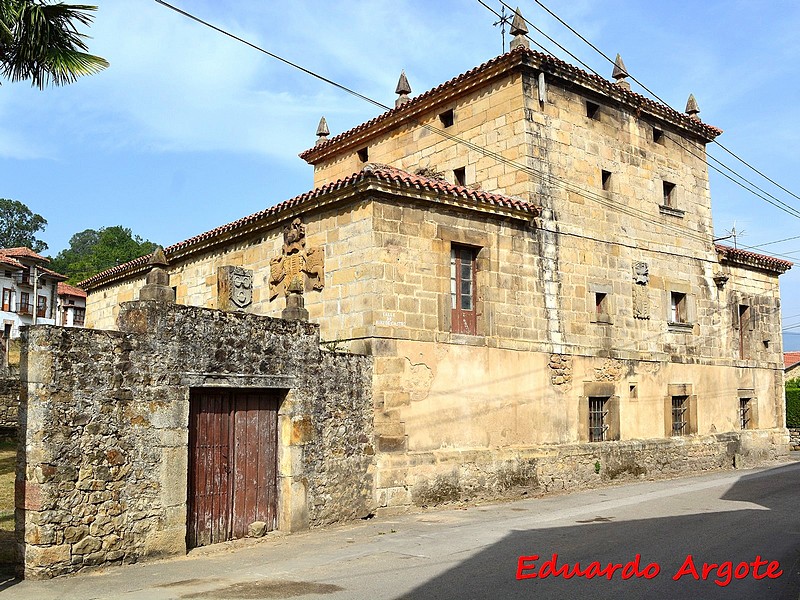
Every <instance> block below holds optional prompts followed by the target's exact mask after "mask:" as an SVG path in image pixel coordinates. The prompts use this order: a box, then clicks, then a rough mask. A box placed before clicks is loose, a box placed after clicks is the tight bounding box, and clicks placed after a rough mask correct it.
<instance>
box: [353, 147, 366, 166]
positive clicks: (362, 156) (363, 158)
mask: <svg viewBox="0 0 800 600" xmlns="http://www.w3.org/2000/svg"><path fill="white" fill-rule="evenodd" d="M356 154H358V160H360V161H361V162H363V163H365V162H367V161H368V160H369V150H368V149H367V148H362V149H361V150H359V151H358V152H357V153H356Z"/></svg>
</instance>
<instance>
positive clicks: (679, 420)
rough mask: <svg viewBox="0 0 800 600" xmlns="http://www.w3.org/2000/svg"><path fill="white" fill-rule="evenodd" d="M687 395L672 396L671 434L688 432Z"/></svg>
mask: <svg viewBox="0 0 800 600" xmlns="http://www.w3.org/2000/svg"><path fill="white" fill-rule="evenodd" d="M688 410H689V396H673V397H672V435H673V436H681V435H686V434H687V433H689V427H688V418H689V415H688Z"/></svg>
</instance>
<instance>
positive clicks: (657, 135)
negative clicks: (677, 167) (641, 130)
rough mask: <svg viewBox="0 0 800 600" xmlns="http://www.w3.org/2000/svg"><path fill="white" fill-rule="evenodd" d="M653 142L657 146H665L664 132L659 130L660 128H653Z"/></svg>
mask: <svg viewBox="0 0 800 600" xmlns="http://www.w3.org/2000/svg"><path fill="white" fill-rule="evenodd" d="M653 141H654V142H655V143H656V144H663V143H664V130H663V129H659V128H658V127H653Z"/></svg>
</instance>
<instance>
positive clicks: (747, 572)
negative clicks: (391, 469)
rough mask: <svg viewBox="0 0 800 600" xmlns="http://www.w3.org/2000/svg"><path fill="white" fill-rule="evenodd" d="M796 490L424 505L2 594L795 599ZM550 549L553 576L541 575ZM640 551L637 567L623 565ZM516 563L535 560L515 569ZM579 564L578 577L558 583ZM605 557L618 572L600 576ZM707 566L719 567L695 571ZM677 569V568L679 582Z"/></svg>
mask: <svg viewBox="0 0 800 600" xmlns="http://www.w3.org/2000/svg"><path fill="white" fill-rule="evenodd" d="M798 491H800V463H790V464H786V465H782V466H777V467H773V468H769V469H758V470H751V471H736V472H724V473H716V474H711V475H703V476H700V477H694V478H687V479H679V480H671V481H658V482H640V483H635V484H630V485H625V486H619V487H612V488H603V489H598V490H593V491H588V492H581V493H576V494H570V495H561V496H549V497H545V498H539V499H528V500H520V501H518V502H513V503H508V504H500V505H491V506H467V507H461V508H458V509H448V510H435V511H434V510H428V511H425V512H422V513H417V514H413V515H404V516H402V517H395V518H384V519H378V518H376V519H372V520H369V521H365V522H359V523H356V524H350V525H346V526H343V527H337V528H332V529H328V530H316V531H313V532H308V533H302V534H293V535H289V536H280V535H274V536H268V537H267V538H265V539H263V540H259V541H250V540H241V541H238V542H236V543H233V544H221V545H217V546H215V547H213V548H210V549H202V550H200V551H195V552H193V553H191V554H190V555H189V556H188V557H184V558H178V559H172V560H165V561H159V562H151V563H145V564H139V565H132V566H127V567H119V568H112V569H106V570H104V571H102V572H99V573H95V574H90V575H79V576H74V577H65V578H60V579H56V580H51V581H38V582H37V581H25V582H9V583H7V584H5V586H3V590H2V591H0V598H14V599H15V600H27V599H36V600H47V599H51V598H53V599H55V598H59V599H62V598H80V599H84V598H85V599H88V598H116V599H122V600H134V599H144V598H146V599H148V600H160V599H166V598H180V599H183V598H209V599H234V598H302V599H324V600H338V599H360V598H364V599H384V598H385V599H392V600H399V599H401V598H403V599H405V598H414V599H416V598H420V599H422V598H424V599H441V600H451V599H452V600H455V599H458V600H463V599H469V598H502V599H505V598H509V599H511V598H537V599H541V598H545V599H549V598H557V599H559V600H561V599H570V598H576V599H577V598H580V599H581V600H585V599H586V598H590V599H591V600H597V599H602V598H615V599H616V598H625V599H626V600H628V599H638V598H648V599H649V598H670V599H682V598H686V599H704V600H713V599H716V598H719V599H739V598H741V599H748V600H752V599H759V598H764V599H770V600H772V599H775V600H781V599H791V600H798V596H800V502H798ZM554 554H557V555H558V557H557V562H556V564H555V565H551V566H554V567H555V570H556V572H557V573H559V574H558V575H553V574H549V575H548V576H547V577H541V575H545V574H547V569H545V563H546V562H547V561H548V560H549V561H550V562H551V563H552V560H553V555H554ZM637 555H638V556H639V560H638V566H637V565H635V564H631V565H628V563H630V562H635V559H636V556H637ZM689 555H691V557H692V558H691V559H687V557H688V556H689ZM521 556H522V557H534V556H538V557H539V558H538V559H534V558H527V559H522V560H523V562H522V563H520V557H521ZM687 560H688V561H689V562H687ZM593 561H597V562H598V563H600V564H599V565H595V566H594V567H592V566H591V563H592V562H593ZM728 562H730V565H728V564H726V563H728ZM773 562H776V563H777V564H770V563H773ZM576 563H580V567H579V568H578V569H579V570H580V571H581V573H577V574H574V575H573V576H572V577H566V575H569V574H570V573H574V572H575V570H576V567H575V564H576ZM609 563H611V564H612V568H613V565H617V564H618V565H621V566H620V567H617V568H614V569H613V572H611V573H610V575H611V578H610V579H609V578H608V574H609V570H610V569H609V568H608V565H609ZM704 563H713V564H714V565H715V566H713V567H708V568H707V569H706V573H705V577H703V564H704ZM741 563H747V564H746V565H742V564H741ZM564 565H566V566H567V568H568V569H569V572H568V573H565V572H564V570H563V569H564ZM626 565H627V566H626ZM648 565H649V566H648ZM717 565H718V566H717ZM520 567H522V568H520ZM587 567H588V569H589V570H588V571H586V569H587ZM681 567H683V571H684V572H685V573H686V574H685V575H683V576H682V577H680V578H678V580H675V579H674V577H675V575H676V573H678V572H679V571H681ZM542 569H544V571H543V570H542ZM600 569H602V570H603V572H602V573H600V574H597V573H596V571H598V570H600ZM693 569H694V570H696V572H697V576H698V579H696V578H695V577H694V575H693ZM532 574H535V575H537V577H531V575H532ZM737 574H738V575H739V576H740V577H741V578H737ZM589 575H593V576H592V577H589ZM519 577H522V578H519Z"/></svg>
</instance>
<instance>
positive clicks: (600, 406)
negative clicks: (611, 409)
mask: <svg viewBox="0 0 800 600" xmlns="http://www.w3.org/2000/svg"><path fill="white" fill-rule="evenodd" d="M607 401H608V398H589V441H590V442H603V441H605V440H606V435H607V432H608V410H607V408H606V402H607Z"/></svg>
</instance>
